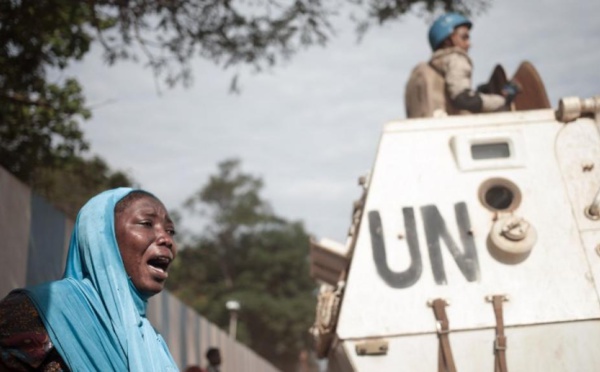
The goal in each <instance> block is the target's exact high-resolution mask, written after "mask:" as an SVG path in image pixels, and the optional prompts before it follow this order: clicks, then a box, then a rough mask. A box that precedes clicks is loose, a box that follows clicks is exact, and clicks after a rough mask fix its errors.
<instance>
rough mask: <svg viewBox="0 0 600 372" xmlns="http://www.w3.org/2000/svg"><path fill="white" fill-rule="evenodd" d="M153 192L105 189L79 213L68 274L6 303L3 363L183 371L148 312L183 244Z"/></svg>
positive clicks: (0, 345) (0, 309)
mask: <svg viewBox="0 0 600 372" xmlns="http://www.w3.org/2000/svg"><path fill="white" fill-rule="evenodd" d="M174 234H175V230H174V225H173V222H172V221H171V219H170V218H169V215H168V213H167V211H166V209H165V207H164V206H163V204H162V203H161V202H160V201H159V200H158V199H157V198H156V197H154V196H153V195H151V194H149V193H147V192H145V191H141V190H132V189H128V188H119V189H115V190H109V191H105V192H103V193H101V194H99V195H97V196H95V197H94V198H92V199H91V200H90V201H89V202H88V203H87V204H86V205H85V206H84V207H83V208H82V209H81V211H80V212H79V215H78V216H77V222H76V224H75V229H74V231H73V235H72V238H71V244H70V247H69V255H68V258H67V264H66V269H65V274H64V277H63V279H62V280H59V281H55V282H50V283H45V284H42V285H39V286H35V287H31V288H25V289H22V290H17V291H13V292H11V294H9V295H8V296H7V297H6V298H5V299H4V300H3V301H2V302H0V370H5V369H8V370H22V371H27V370H41V371H68V370H71V371H140V372H142V371H143V372H146V371H157V372H158V371H160V372H163V371H176V370H177V367H176V365H175V362H174V361H173V358H172V357H171V354H170V353H169V350H168V349H167V346H166V344H165V342H164V340H163V339H162V337H161V336H160V335H159V334H158V333H156V331H155V330H154V329H153V328H152V326H151V325H150V323H149V322H148V319H147V318H146V304H147V300H148V298H149V297H151V296H152V295H154V294H157V293H159V292H160V291H161V290H162V289H163V288H164V284H165V281H166V279H167V276H168V274H167V271H168V268H169V265H170V263H171V262H172V261H173V259H174V258H175V255H176V253H177V249H176V246H175V242H174V240H173V235H174Z"/></svg>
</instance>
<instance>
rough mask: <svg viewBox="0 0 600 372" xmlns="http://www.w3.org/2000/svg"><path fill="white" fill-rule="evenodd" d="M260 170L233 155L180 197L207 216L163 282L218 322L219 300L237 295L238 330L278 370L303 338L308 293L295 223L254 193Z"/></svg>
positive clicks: (309, 310)
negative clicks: (245, 168)
mask: <svg viewBox="0 0 600 372" xmlns="http://www.w3.org/2000/svg"><path fill="white" fill-rule="evenodd" d="M261 188H262V181H261V179H260V178H257V177H255V176H252V175H249V174H246V173H244V172H242V170H241V165H240V162H239V161H237V160H227V161H224V162H222V163H220V164H219V170H218V173H217V174H216V175H213V176H212V177H210V179H209V181H208V182H207V184H206V185H204V186H203V187H202V188H201V189H200V190H199V191H198V192H197V193H196V194H194V195H193V196H192V197H191V198H190V199H189V201H188V203H187V207H188V208H191V209H193V210H194V211H195V212H196V213H200V214H202V216H203V217H205V218H207V226H206V229H205V231H204V233H203V234H202V235H201V236H197V237H195V238H194V239H193V240H192V241H193V242H192V243H191V244H189V245H187V246H186V247H184V249H182V250H181V251H180V254H179V257H178V259H177V260H176V264H175V266H174V268H173V271H172V274H171V278H170V279H169V282H168V283H169V289H170V290H172V291H173V292H174V293H176V294H177V295H178V297H180V298H182V299H183V300H184V301H186V302H187V303H188V304H190V305H191V306H193V307H194V308H195V309H197V310H198V311H199V312H200V313H201V314H203V315H204V316H206V317H207V318H208V319H209V320H210V321H212V322H214V323H216V324H218V325H220V326H222V327H226V326H227V324H228V321H229V315H228V312H227V310H226V309H225V302H227V301H228V300H231V299H235V300H237V301H239V302H240V303H241V308H242V309H241V311H240V322H239V326H238V338H239V339H240V340H241V341H242V342H245V343H247V344H248V345H249V346H250V347H251V348H252V349H254V350H255V351H257V352H258V353H259V354H261V355H262V356H263V357H265V358H267V359H268V360H270V361H272V362H273V363H275V364H276V365H277V366H279V367H280V368H281V369H282V370H286V371H289V370H293V368H292V366H294V365H295V362H296V360H297V357H298V353H299V352H300V350H302V349H304V348H306V347H307V346H308V345H307V343H308V337H307V336H308V333H307V331H308V328H309V327H310V325H311V324H312V318H313V315H314V306H315V298H314V295H313V290H314V287H315V285H314V283H313V281H312V280H311V278H310V277H309V274H308V271H309V270H308V260H307V247H308V235H307V233H306V232H305V230H304V228H303V226H302V224H300V223H298V222H289V221H287V220H285V219H283V218H281V217H278V216H276V215H275V214H274V213H273V211H272V209H271V207H270V206H269V204H268V203H267V201H265V200H264V199H263V198H262V197H261V196H260V191H261Z"/></svg>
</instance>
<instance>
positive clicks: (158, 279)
mask: <svg viewBox="0 0 600 372" xmlns="http://www.w3.org/2000/svg"><path fill="white" fill-rule="evenodd" d="M115 234H116V238H117V244H118V245H119V250H120V252H121V257H122V259H123V264H124V265H125V271H126V272H127V275H129V276H130V277H131V281H132V282H133V284H134V285H135V287H136V288H137V290H138V291H140V292H141V293H143V294H146V295H155V294H157V293H158V292H160V291H162V290H163V288H164V285H165V281H166V280H167V277H168V276H169V275H168V273H167V271H168V269H169V265H170V264H171V262H172V261H173V259H174V258H175V255H176V254H177V248H176V246H175V241H174V240H173V235H175V227H174V225H173V221H171V219H170V218H169V214H168V213H167V210H166V209H165V207H164V206H163V205H162V203H161V202H160V201H158V200H156V199H155V198H153V197H151V196H142V197H141V198H139V199H136V200H134V201H132V202H131V203H130V204H129V205H128V206H127V207H126V208H125V209H124V210H123V211H122V212H118V213H116V215H115Z"/></svg>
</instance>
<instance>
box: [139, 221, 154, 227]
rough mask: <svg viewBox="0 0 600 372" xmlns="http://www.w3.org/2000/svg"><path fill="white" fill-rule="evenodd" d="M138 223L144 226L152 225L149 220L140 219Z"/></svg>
mask: <svg viewBox="0 0 600 372" xmlns="http://www.w3.org/2000/svg"><path fill="white" fill-rule="evenodd" d="M140 225H142V226H146V227H152V222H151V221H142V222H140Z"/></svg>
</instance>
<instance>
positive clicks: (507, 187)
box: [479, 178, 521, 212]
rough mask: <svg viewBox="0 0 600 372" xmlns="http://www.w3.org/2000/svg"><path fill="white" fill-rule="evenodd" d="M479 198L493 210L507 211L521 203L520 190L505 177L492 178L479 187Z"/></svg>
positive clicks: (485, 205)
mask: <svg viewBox="0 0 600 372" xmlns="http://www.w3.org/2000/svg"><path fill="white" fill-rule="evenodd" d="M479 200H480V201H481V204H483V206H484V207H486V208H487V209H489V210H491V211H493V212H504V211H507V212H509V211H513V210H515V209H516V208H517V207H518V206H519V205H520V204H521V191H520V190H519V188H518V187H517V185H515V184H514V183H513V182H511V181H509V180H507V179H505V178H492V179H489V180H487V181H485V182H484V183H482V184H481V186H480V187H479Z"/></svg>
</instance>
